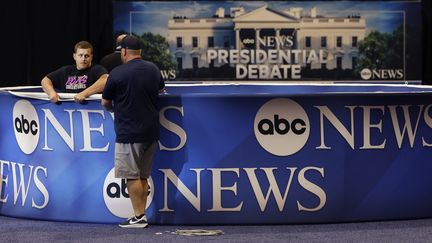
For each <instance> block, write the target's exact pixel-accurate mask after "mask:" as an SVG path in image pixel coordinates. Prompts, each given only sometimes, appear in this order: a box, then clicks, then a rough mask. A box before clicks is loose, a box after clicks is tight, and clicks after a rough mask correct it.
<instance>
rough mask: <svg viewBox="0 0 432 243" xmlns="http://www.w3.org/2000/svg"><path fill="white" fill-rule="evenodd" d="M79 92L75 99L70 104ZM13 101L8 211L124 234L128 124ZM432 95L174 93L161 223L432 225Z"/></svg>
mask: <svg viewBox="0 0 432 243" xmlns="http://www.w3.org/2000/svg"><path fill="white" fill-rule="evenodd" d="M68 95H69V96H68ZM62 97H64V101H63V102H62V103H61V104H59V105H55V104H51V103H50V102H49V101H48V100H47V99H46V97H45V95H44V94H43V93H41V92H40V89H32V88H28V89H24V90H23V89H3V90H1V91H0V107H1V111H2V116H1V117H0V186H1V187H0V189H1V191H0V214H1V215H6V216H14V217H25V218H34V219H45V220H56V221H78V222H98V223H117V222H120V221H122V220H123V219H124V218H127V217H129V216H130V215H131V214H132V207H131V205H130V203H129V200H128V194H127V190H126V187H125V181H122V180H119V179H116V178H114V176H113V154H114V141H115V134H114V129H113V119H114V114H112V113H109V112H107V111H105V110H104V109H103V108H102V107H101V106H100V95H99V96H98V95H96V96H93V97H92V99H90V100H89V101H88V102H86V103H85V104H76V103H74V102H72V101H71V99H70V98H71V97H72V96H71V95H70V94H64V95H62ZM431 100H432V88H431V87H429V86H419V85H396V84H394V85H391V84H388V85H386V84H280V83H279V84H274V83H268V84H265V85H263V84H184V85H179V84H169V85H168V86H167V93H166V94H162V95H161V99H160V123H161V139H160V142H159V151H158V153H157V156H156V158H155V161H154V166H153V171H152V177H151V180H150V187H151V190H150V193H149V200H148V209H147V214H148V218H149V222H150V223H153V224H287V223H325V222H348V221H365V220H366V221H367V220H389V219H406V218H424V217H431V216H432V209H431V207H430V205H431V204H432V189H431V188H430V186H429V185H431V184H432V177H431V176H430V171H431V170H432V163H431V162H430V161H431V160H430V158H431V157H432V132H431V130H432V111H431V109H430V108H431V106H432V105H431Z"/></svg>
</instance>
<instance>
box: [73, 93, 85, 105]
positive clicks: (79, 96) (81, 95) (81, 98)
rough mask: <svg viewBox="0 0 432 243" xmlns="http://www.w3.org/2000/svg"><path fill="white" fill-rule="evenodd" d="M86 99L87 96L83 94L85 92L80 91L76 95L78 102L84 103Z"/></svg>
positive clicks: (75, 98)
mask: <svg viewBox="0 0 432 243" xmlns="http://www.w3.org/2000/svg"><path fill="white" fill-rule="evenodd" d="M85 99H86V96H85V95H84V94H83V92H81V93H78V94H76V95H75V96H74V100H75V102H77V103H82V102H83V101H85Z"/></svg>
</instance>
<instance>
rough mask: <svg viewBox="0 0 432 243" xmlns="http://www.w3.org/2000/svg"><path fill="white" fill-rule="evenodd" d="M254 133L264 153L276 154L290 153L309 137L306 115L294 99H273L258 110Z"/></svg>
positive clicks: (300, 147)
mask: <svg viewBox="0 0 432 243" xmlns="http://www.w3.org/2000/svg"><path fill="white" fill-rule="evenodd" d="M254 133H255V137H256V138H257V140H258V143H259V144H260V145H261V147H263V148H264V149H265V150H266V151H267V152H269V153H271V154H274V155H277V156H287V155H291V154H294V153H296V152H298V151H300V149H302V148H303V146H304V145H305V144H306V142H307V140H308V138H309V133H310V123H309V118H308V116H307V114H306V111H305V110H304V109H303V108H302V107H301V106H300V105H299V104H298V103H296V102H295V101H293V100H291V99H286V98H278V99H272V100H270V101H268V102H267V103H265V104H264V105H263V106H262V107H261V108H260V109H259V110H258V112H257V114H256V116H255V121H254Z"/></svg>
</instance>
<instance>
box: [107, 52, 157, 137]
mask: <svg viewBox="0 0 432 243" xmlns="http://www.w3.org/2000/svg"><path fill="white" fill-rule="evenodd" d="M163 87H165V83H164V81H163V79H162V77H161V74H160V71H159V68H158V67H157V66H156V65H155V64H154V63H152V62H148V61H144V60H142V59H133V60H131V61H129V62H127V63H125V64H123V65H120V66H117V67H116V68H114V69H113V70H112V71H111V73H110V75H109V76H108V81H107V83H106V85H105V89H104V91H103V93H102V98H104V99H107V100H112V101H113V103H114V127H115V131H116V142H118V143H146V142H153V141H156V140H158V139H159V110H158V96H159V89H161V88H163Z"/></svg>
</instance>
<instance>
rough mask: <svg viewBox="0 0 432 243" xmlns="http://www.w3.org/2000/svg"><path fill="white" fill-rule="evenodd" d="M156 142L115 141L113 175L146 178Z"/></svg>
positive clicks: (148, 174)
mask: <svg viewBox="0 0 432 243" xmlns="http://www.w3.org/2000/svg"><path fill="white" fill-rule="evenodd" d="M156 143H157V141H155V142H152V143H116V144H115V177H116V178H127V179H147V178H149V176H150V172H151V167H152V164H153V155H154V154H155V151H156V147H157V146H156Z"/></svg>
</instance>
